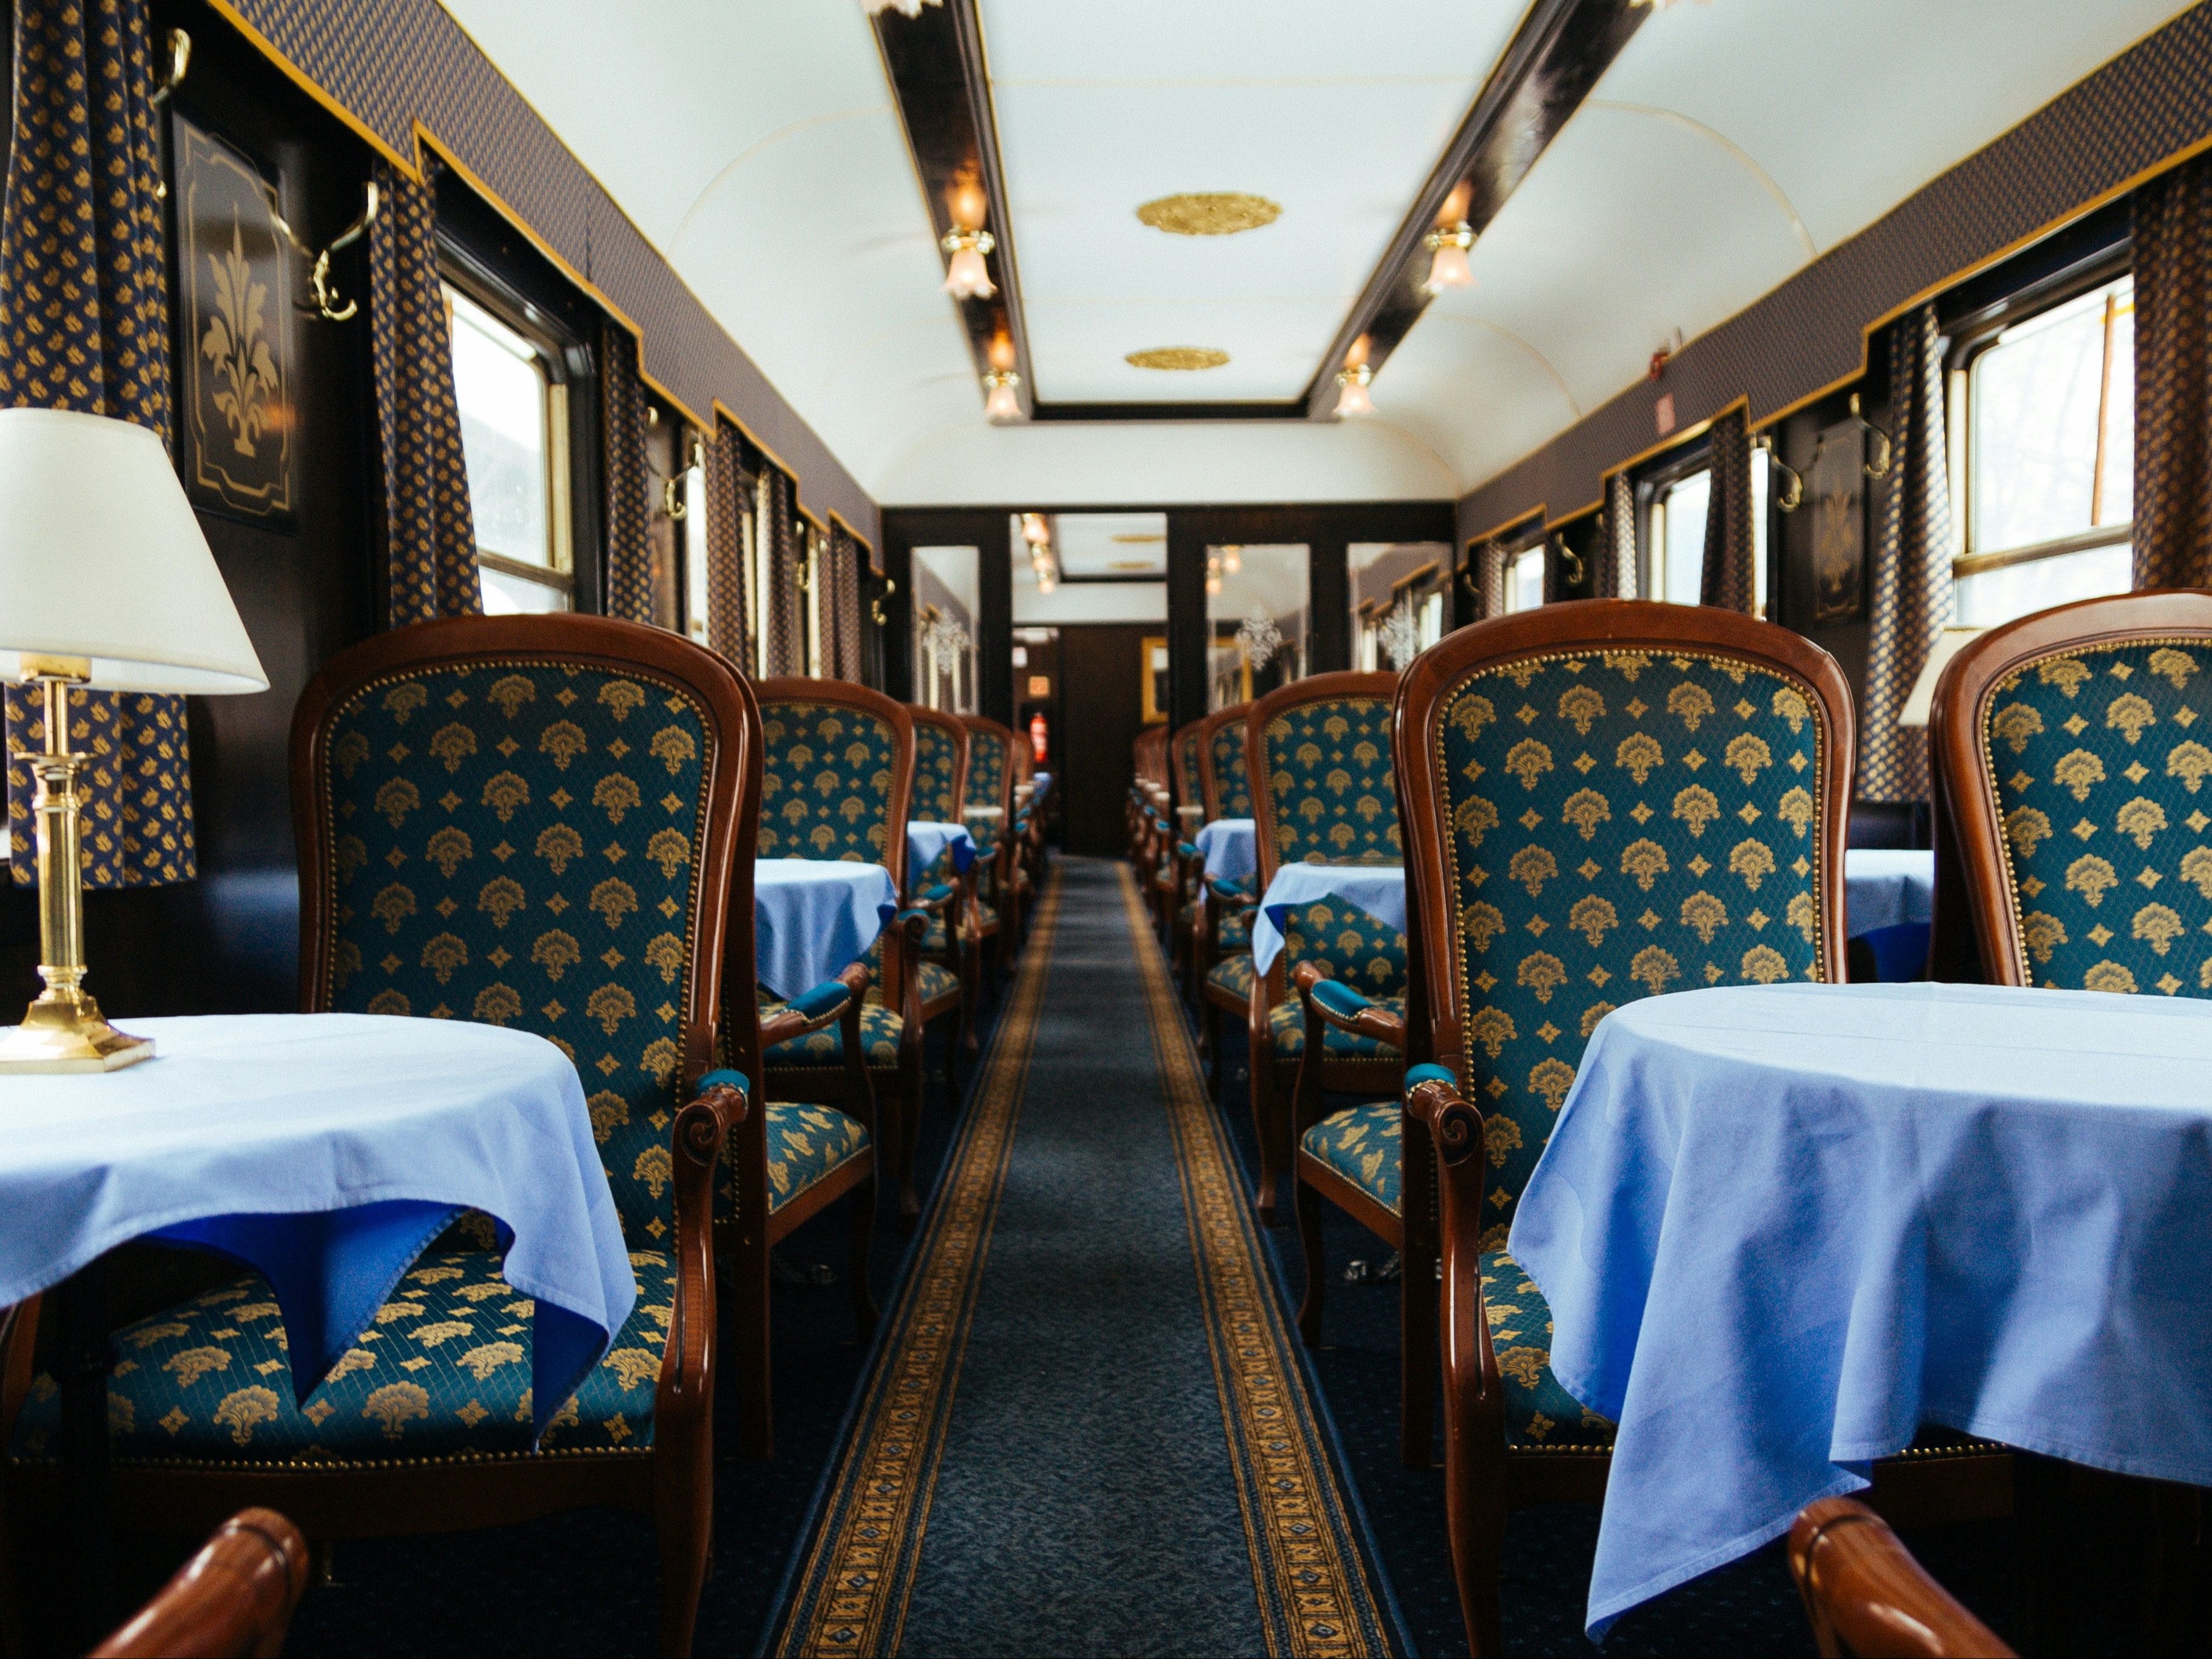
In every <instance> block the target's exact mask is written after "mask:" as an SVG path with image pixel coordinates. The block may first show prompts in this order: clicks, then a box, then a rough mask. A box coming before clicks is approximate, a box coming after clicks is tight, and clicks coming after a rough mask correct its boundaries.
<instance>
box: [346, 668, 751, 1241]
mask: <svg viewBox="0 0 2212 1659" xmlns="http://www.w3.org/2000/svg"><path fill="white" fill-rule="evenodd" d="M326 729H327V741H326V742H325V744H324V747H323V750H322V755H323V769H322V775H321V776H320V777H319V778H318V779H317V780H316V781H315V782H316V787H319V788H321V789H324V790H325V791H326V792H327V793H328V799H329V802H330V805H331V822H332V824H333V828H334V831H335V834H336V837H337V840H336V843H335V845H334V847H333V848H331V870H332V879H333V882H334V885H335V892H334V895H333V896H334V898H335V900H336V904H335V912H334V914H335V926H334V927H333V928H332V930H331V959H330V961H329V963H327V972H328V979H327V981H326V982H327V984H328V986H329V999H328V1006H330V1008H331V1009H332V1010H333V1011H335V1012H346V1013H370V1014H411V1015H414V1016H416V1017H418V1018H421V1017H426V1016H427V1017H428V1018H433V1019H474V1020H482V1021H484V1022H486V1023H488V1024H494V1025H506V1026H513V1027H516V1028H519V1029H520V1030H529V1031H535V1032H537V1033H538V1035H540V1036H545V1037H548V1038H550V1039H551V1040H552V1041H553V1042H555V1043H556V1045H558V1046H559V1047H560V1048H561V1049H562V1052H564V1053H565V1054H568V1057H569V1058H570V1059H571V1060H574V1061H575V1062H576V1066H577V1069H578V1071H579V1072H580V1073H581V1074H582V1076H583V1078H584V1087H585V1090H586V1094H587V1096H588V1097H589V1102H590V1106H591V1114H592V1133H594V1134H596V1135H597V1136H598V1137H599V1147H600V1156H601V1158H603V1159H604V1160H605V1166H606V1170H607V1177H608V1179H609V1181H611V1182H612V1183H613V1188H614V1196H615V1203H616V1206H617V1208H618V1209H619V1210H620V1211H621V1212H622V1219H623V1231H624V1232H625V1233H626V1234H627V1235H628V1237H629V1241H630V1243H631V1245H632V1247H633V1248H634V1249H660V1248H662V1247H664V1246H665V1244H666V1243H667V1242H668V1238H669V1228H670V1226H671V1224H672V1222H673V1219H674V1213H673V1206H674V1199H673V1197H672V1195H671V1188H670V1186H669V1168H670V1163H669V1150H668V1133H669V1124H670V1122H671V1119H672V1115H673V1114H674V1113H675V1111H676V1109H677V1108H678V1105H679V1104H680V1102H679V1101H678V1098H677V1091H678V1084H679V1082H680V1079H679V1077H678V1065H679V1061H680V1060H681V1048H680V1043H681V1040H682V1032H681V1031H680V1030H678V1006H677V1005H678V1002H679V1001H680V1000H681V989H680V987H681V986H682V984H683V982H684V978H685V975H686V972H687V970H688V969H689V966H690V951H691V945H692V941H691V936H690V927H689V918H690V915H692V913H693V908H694V907H693V902H692V899H693V885H694V880H695V875H694V868H693V866H694V860H695V859H696V855H697V852H698V849H699V848H700V845H701V842H702V839H703V836H704V835H705V830H706V826H705V824H704V823H703V822H702V818H703V814H704V811H705V807H706V780H707V771H706V764H707V759H708V757H707V756H706V755H705V753H704V752H703V751H704V746H705V742H706V731H707V726H706V720H705V715H704V713H703V711H702V709H701V708H699V707H698V706H697V704H696V702H694V701H693V699H692V697H691V696H690V693H688V692H685V691H682V690H677V689H675V688H673V687H671V686H669V685H666V684H662V683H660V682H659V681H657V680H653V679H647V678H642V677H640V676H633V675H625V674H623V673H619V672H617V671H613V670H611V669H608V668H605V667H601V666H598V665H591V666H563V665H552V664H547V663H543V662H520V663H513V664H498V663H492V664H483V663H464V664H459V665H446V664H441V665H425V666H422V667H419V668H414V669H410V670H407V671H404V672H401V673H398V674H394V675H392V676H388V677H386V678H382V679H379V680H376V681H374V682H372V683H370V684H368V685H365V686H363V687H362V688H360V689H359V690H356V691H355V692H354V693H353V694H352V695H351V696H349V697H348V698H347V699H346V700H345V701H344V702H342V703H341V704H339V705H338V706H337V708H334V709H333V710H332V711H331V714H330V716H329V719H328V722H327V728H326Z"/></svg>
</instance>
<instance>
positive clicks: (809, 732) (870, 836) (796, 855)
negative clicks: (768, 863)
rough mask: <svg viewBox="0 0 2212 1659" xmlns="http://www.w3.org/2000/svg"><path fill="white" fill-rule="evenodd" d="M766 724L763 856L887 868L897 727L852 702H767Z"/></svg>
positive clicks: (763, 712)
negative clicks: (840, 860) (884, 866)
mask: <svg viewBox="0 0 2212 1659" xmlns="http://www.w3.org/2000/svg"><path fill="white" fill-rule="evenodd" d="M761 719H762V722H763V726H764V728H765V738H766V740H765V741H764V742H763V744H762V754H763V761H764V763H765V764H764V766H763V777H762V780H761V785H762V787H761V821H760V842H759V846H758V854H759V856H760V857H762V858H764V859H843V860H848V862H854V863H860V864H882V865H889V864H890V863H891V862H892V857H891V854H890V850H889V849H890V833H891V822H890V817H891V781H892V775H893V773H894V771H895V769H896V766H897V762H898V732H897V730H896V727H894V726H892V725H891V723H890V721H889V720H885V719H884V717H883V716H882V715H880V714H875V713H873V712H872V711H870V710H868V709H866V708H854V707H852V706H851V705H850V704H848V703H831V702H819V703H816V702H794V701H787V700H784V699H775V700H769V699H765V698H764V699H763V701H762V703H761ZM901 856H903V855H901Z"/></svg>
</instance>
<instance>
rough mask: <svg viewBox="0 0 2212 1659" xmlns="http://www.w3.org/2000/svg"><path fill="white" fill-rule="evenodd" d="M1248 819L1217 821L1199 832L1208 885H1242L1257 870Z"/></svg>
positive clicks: (1221, 819) (1250, 822) (1198, 842)
mask: <svg viewBox="0 0 2212 1659" xmlns="http://www.w3.org/2000/svg"><path fill="white" fill-rule="evenodd" d="M1252 823H1253V821H1252V820H1251V819H1250V818H1216V819H1214V821H1213V822H1212V823H1209V824H1207V825H1206V827H1205V828H1204V829H1200V831H1199V832H1198V840H1197V846H1198V850H1199V851H1200V853H1202V854H1205V856H1206V878H1207V879H1208V880H1209V881H1242V880H1243V878H1245V877H1247V876H1249V875H1250V874H1251V873H1252V872H1254V871H1255V870H1256V869H1258V868H1259V867H1260V858H1259V853H1258V850H1257V845H1256V843H1255V841H1254V840H1253V831H1252Z"/></svg>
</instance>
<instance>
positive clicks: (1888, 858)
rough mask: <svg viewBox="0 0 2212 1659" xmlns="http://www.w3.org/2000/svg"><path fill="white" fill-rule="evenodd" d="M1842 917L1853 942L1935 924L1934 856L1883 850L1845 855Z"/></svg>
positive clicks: (1858, 850) (1857, 850) (1861, 850)
mask: <svg viewBox="0 0 2212 1659" xmlns="http://www.w3.org/2000/svg"><path fill="white" fill-rule="evenodd" d="M1844 918H1845V920H1846V921H1847V924H1848V926H1849V927H1850V933H1851V935H1852V937H1853V938H1857V936H1858V935H1859V934H1861V933H1872V932H1874V930H1875V928H1877V927H1896V926H1897V925H1898V924H1899V922H1905V921H1923V922H1925V921H1934V920H1935V919H1936V855H1935V854H1933V853H1914V852H1907V851H1904V850H1901V849H1896V848H1887V847H1854V848H1850V850H1849V851H1848V852H1846V853H1845V854H1844Z"/></svg>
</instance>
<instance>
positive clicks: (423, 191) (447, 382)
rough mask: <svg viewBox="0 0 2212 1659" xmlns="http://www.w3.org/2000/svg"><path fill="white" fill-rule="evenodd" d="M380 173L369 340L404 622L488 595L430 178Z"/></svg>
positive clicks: (388, 539) (395, 613)
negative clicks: (482, 581)
mask: <svg viewBox="0 0 2212 1659" xmlns="http://www.w3.org/2000/svg"><path fill="white" fill-rule="evenodd" d="M376 182H377V188H378V191H379V193H380V195H381V196H382V197H383V203H384V207H383V210H382V211H381V212H380V213H379V214H378V215H377V216H376V220H375V222H374V224H372V225H371V226H370V227H369V232H368V307H369V338H370V343H371V350H372V353H373V355H374V359H375V368H376V426H377V435H378V439H379V441H380V444H381V446H382V459H383V462H384V528H385V547H386V556H387V559H388V565H389V582H390V611H389V616H390V619H391V625H392V627H394V628H400V627H404V626H405V625H406V624H407V623H417V622H432V621H435V619H437V618H438V617H474V616H480V615H482V614H483V594H482V592H481V591H480V585H479V583H478V581H477V562H476V561H477V532H476V520H475V519H474V517H473V516H472V515H471V513H470V511H469V470H468V463H467V460H466V459H465V457H464V455H463V454H462V451H461V415H460V409H459V404H457V403H456V402H455V400H454V397H453V342H452V340H451V338H450V332H449V330H448V328H447V316H446V295H445V289H444V288H443V287H442V286H441V283H440V281H439V276H438V238H437V218H438V201H437V196H436V193H435V185H432V184H430V183H428V182H426V183H422V184H417V183H416V182H415V181H414V180H413V179H410V178H408V177H407V176H406V175H405V174H404V173H400V172H398V170H397V169H395V168H393V167H390V166H387V165H386V164H384V163H381V162H380V163H379V164H378V166H377V169H376Z"/></svg>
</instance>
